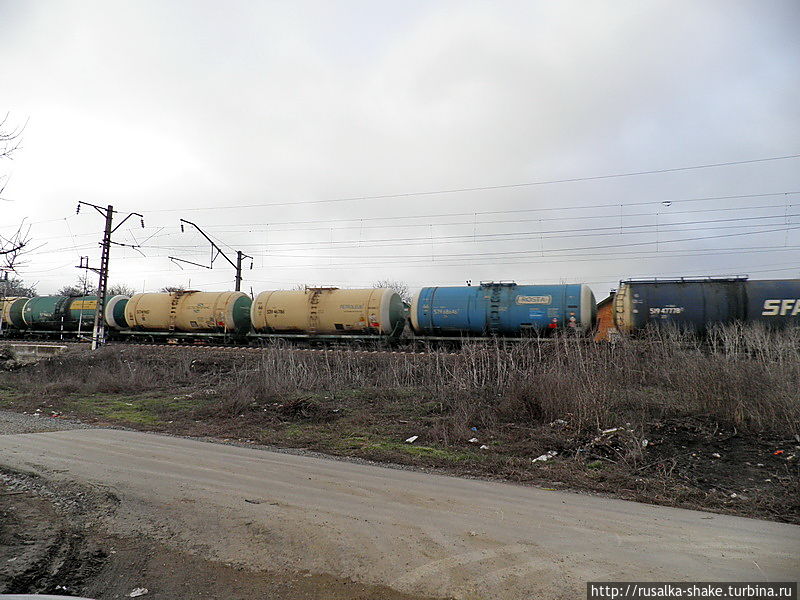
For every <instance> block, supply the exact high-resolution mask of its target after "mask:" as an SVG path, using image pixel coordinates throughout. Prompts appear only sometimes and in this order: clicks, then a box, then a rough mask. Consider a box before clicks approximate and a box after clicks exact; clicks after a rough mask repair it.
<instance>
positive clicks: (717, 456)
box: [711, 452, 722, 458]
mask: <svg viewBox="0 0 800 600" xmlns="http://www.w3.org/2000/svg"><path fill="white" fill-rule="evenodd" d="M711 456H713V457H714V458H722V456H720V453H719V452H714V453H713V454H712V455H711Z"/></svg>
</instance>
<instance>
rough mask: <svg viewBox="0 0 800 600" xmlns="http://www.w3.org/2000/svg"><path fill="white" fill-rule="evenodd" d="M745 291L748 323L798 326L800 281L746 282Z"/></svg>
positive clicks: (771, 280)
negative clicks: (759, 322)
mask: <svg viewBox="0 0 800 600" xmlns="http://www.w3.org/2000/svg"><path fill="white" fill-rule="evenodd" d="M745 289H746V291H747V314H746V316H745V318H746V319H747V320H748V321H761V322H763V323H766V324H767V325H770V326H774V327H788V326H790V325H795V326H800V279H769V280H763V281H748V282H747V284H746V288H745Z"/></svg>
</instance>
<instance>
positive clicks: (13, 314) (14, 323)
mask: <svg viewBox="0 0 800 600" xmlns="http://www.w3.org/2000/svg"><path fill="white" fill-rule="evenodd" d="M28 300H30V298H23V297H21V296H6V297H4V298H0V320H1V321H2V322H3V327H14V328H24V327H25V322H24V321H23V320H22V308H23V306H25V303H26V302H27V301H28Z"/></svg>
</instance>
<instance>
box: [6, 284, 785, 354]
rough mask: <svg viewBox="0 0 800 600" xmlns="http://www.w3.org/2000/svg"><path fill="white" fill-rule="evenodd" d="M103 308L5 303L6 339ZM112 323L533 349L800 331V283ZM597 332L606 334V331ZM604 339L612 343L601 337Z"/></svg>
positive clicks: (114, 334)
mask: <svg viewBox="0 0 800 600" xmlns="http://www.w3.org/2000/svg"><path fill="white" fill-rule="evenodd" d="M97 304H98V298H97V297H94V296H81V297H68V296H40V297H35V298H5V299H0V327H2V335H3V337H26V338H30V337H40V338H41V337H44V338H53V337H58V338H61V339H64V338H67V337H81V336H88V335H89V334H90V331H91V327H92V324H93V322H94V317H95V313H96V310H97ZM103 318H104V322H105V324H106V326H107V328H108V336H109V338H110V339H114V340H140V341H148V342H151V341H158V340H161V341H169V342H180V341H194V342H197V341H201V342H202V341H205V342H217V343H247V344H257V343H264V342H267V341H269V340H271V339H276V338H280V339H295V340H296V339H303V340H310V341H320V342H321V341H332V340H339V341H351V342H352V341H365V340H372V341H396V340H398V339H400V338H401V336H405V338H406V339H410V340H422V341H430V342H439V341H457V340H462V339H466V338H469V339H489V338H502V339H524V338H527V337H546V336H549V335H553V334H556V333H565V332H567V333H570V334H573V335H575V336H580V337H587V336H589V335H591V334H593V333H594V334H595V335H596V337H601V336H600V334H598V331H603V332H605V331H608V330H613V331H619V332H621V333H624V334H636V333H637V332H639V331H641V330H643V329H647V328H650V327H654V326H655V327H657V326H663V325H671V326H677V327H680V328H688V329H692V330H694V331H698V332H702V331H703V330H704V329H705V328H707V327H708V326H709V325H711V324H714V323H731V322H762V323H765V324H767V325H769V326H772V327H787V326H790V325H800V280H797V279H793V280H769V281H749V280H747V279H746V278H733V279H713V278H705V279H686V278H682V279H672V280H660V279H655V280H633V279H629V280H623V281H622V282H621V283H620V286H619V290H618V292H617V293H616V294H615V295H613V296H612V297H610V298H609V299H606V300H604V301H603V302H601V303H600V305H599V314H598V305H597V304H596V302H595V298H594V295H593V294H592V291H591V289H590V288H589V287H588V286H587V285H585V284H561V285H519V284H516V283H513V282H482V283H481V284H480V285H476V286H460V287H424V288H422V289H420V290H419V291H418V292H417V293H416V294H414V296H413V299H412V302H411V304H410V306H407V305H404V303H403V301H402V299H401V298H400V296H399V295H398V294H397V293H395V292H394V291H392V290H390V289H385V288H378V289H338V288H332V287H318V288H306V289H304V290H294V291H280V290H278V291H265V292H261V293H260V294H258V295H256V297H255V299H251V298H250V297H249V296H247V295H246V294H244V293H241V292H201V291H181V292H172V293H142V294H134V295H133V296H131V297H127V296H110V297H107V298H106V299H105V302H104V307H103ZM598 321H599V324H598ZM603 337H604V336H603Z"/></svg>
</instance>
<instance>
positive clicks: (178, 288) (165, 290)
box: [158, 285, 186, 294]
mask: <svg viewBox="0 0 800 600" xmlns="http://www.w3.org/2000/svg"><path fill="white" fill-rule="evenodd" d="M158 291H159V292H161V293H162V294H171V293H172V292H185V291H186V286H183V285H165V286H164V287H162V288H161V289H160V290H158Z"/></svg>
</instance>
